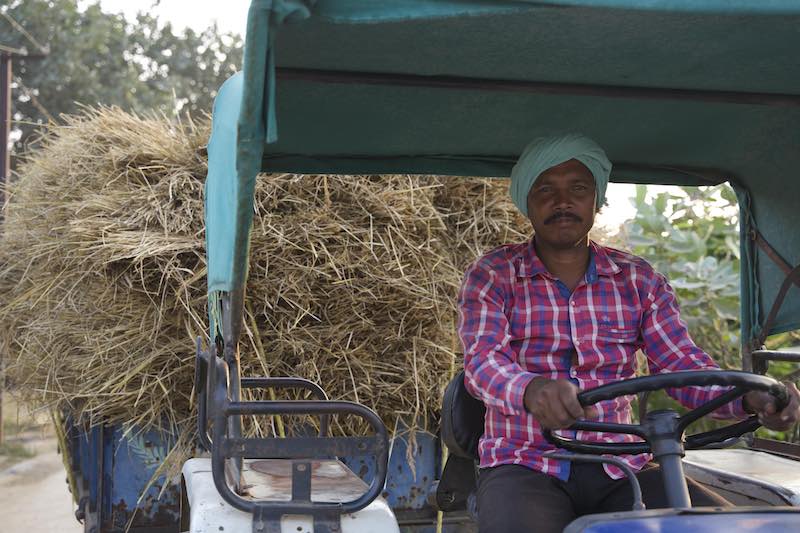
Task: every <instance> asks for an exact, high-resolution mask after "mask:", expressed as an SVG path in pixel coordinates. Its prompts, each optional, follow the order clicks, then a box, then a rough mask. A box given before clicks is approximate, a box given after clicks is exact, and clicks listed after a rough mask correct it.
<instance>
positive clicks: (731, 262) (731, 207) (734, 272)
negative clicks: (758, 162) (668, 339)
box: [617, 185, 800, 442]
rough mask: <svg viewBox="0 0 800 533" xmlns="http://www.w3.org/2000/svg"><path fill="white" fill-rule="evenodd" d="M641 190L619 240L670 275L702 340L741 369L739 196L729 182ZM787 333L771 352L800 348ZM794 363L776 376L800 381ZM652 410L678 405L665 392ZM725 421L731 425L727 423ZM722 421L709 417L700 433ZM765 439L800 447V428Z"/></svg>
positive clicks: (723, 361)
mask: <svg viewBox="0 0 800 533" xmlns="http://www.w3.org/2000/svg"><path fill="white" fill-rule="evenodd" d="M647 190H648V189H647V188H646V187H645V186H642V185H638V186H637V187H636V195H635V196H634V197H633V198H631V202H632V203H633V204H634V207H635V208H636V215H635V217H634V218H633V219H632V220H631V221H630V222H629V223H627V224H626V225H625V226H623V228H621V233H620V235H619V236H618V237H617V240H618V241H620V242H621V243H622V245H623V246H624V247H626V248H627V249H629V250H631V251H632V252H633V253H635V254H637V255H641V256H642V257H644V258H646V259H647V260H648V261H649V262H650V263H651V264H653V266H654V267H655V268H656V269H657V270H658V271H660V272H662V273H663V274H664V275H666V276H667V277H668V278H669V280H670V283H671V285H672V287H673V288H674V289H675V291H676V293H677V294H678V301H679V302H680V306H681V317H682V318H683V320H685V321H686V323H687V325H688V327H689V332H690V334H691V336H692V339H693V340H694V341H695V343H696V344H697V345H698V346H700V347H701V348H703V349H704V350H705V351H706V352H707V353H708V354H709V355H711V356H712V357H713V358H714V359H715V360H716V361H717V363H718V364H719V365H720V366H721V367H722V368H726V369H733V370H738V369H741V352H740V342H741V341H740V338H739V331H740V322H739V298H740V296H739V229H738V224H739V221H738V206H737V201H736V195H735V193H734V192H733V190H732V189H731V188H730V187H729V186H728V185H718V186H715V187H697V188H695V187H672V188H670V191H669V192H659V193H657V194H650V195H648V194H647ZM797 340H798V335H797V334H796V333H787V334H782V335H775V336H773V337H771V338H770V339H768V340H767V346H768V348H770V349H778V348H785V347H789V346H791V345H793V344H797ZM795 370H796V369H795V368H793V365H791V364H789V363H773V364H771V365H770V374H771V375H772V376H773V377H775V378H779V379H784V378H787V377H788V378H791V379H794V378H796V375H794V374H793V372H794V371H795ZM648 406H649V407H648V408H649V409H654V408H666V407H669V408H677V409H679V410H683V408H681V407H680V406H679V405H678V404H677V403H676V402H675V401H674V400H672V399H671V398H669V397H667V396H666V395H665V394H654V395H653V396H651V398H650V401H649V403H648ZM723 424H725V423H724V422H723ZM716 425H719V423H717V422H714V421H711V420H705V421H703V423H702V425H701V424H697V425H695V427H694V428H692V429H693V430H694V431H700V430H706V429H709V428H711V427H712V426H716ZM759 435H762V436H769V437H772V438H780V439H785V440H792V441H795V442H800V430H798V428H795V429H794V430H793V431H792V432H789V434H783V433H779V432H771V431H767V430H764V429H761V430H759Z"/></svg>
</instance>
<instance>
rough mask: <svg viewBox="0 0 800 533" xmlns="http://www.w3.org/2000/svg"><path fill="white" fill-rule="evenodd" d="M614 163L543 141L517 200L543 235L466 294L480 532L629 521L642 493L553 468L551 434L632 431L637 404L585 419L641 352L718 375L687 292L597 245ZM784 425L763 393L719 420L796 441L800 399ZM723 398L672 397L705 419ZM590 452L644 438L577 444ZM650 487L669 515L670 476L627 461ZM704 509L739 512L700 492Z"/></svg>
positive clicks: (521, 179) (487, 262)
mask: <svg viewBox="0 0 800 533" xmlns="http://www.w3.org/2000/svg"><path fill="white" fill-rule="evenodd" d="M610 173H611V163H610V161H609V160H608V158H607V157H606V155H605V153H604V152H603V150H602V149H601V148H600V147H599V146H598V145H597V144H596V143H594V142H593V141H592V140H591V139H588V138H586V137H584V136H580V135H568V136H563V137H557V138H549V139H537V140H535V141H533V142H532V143H531V144H530V145H529V146H528V147H527V148H526V149H525V151H524V153H523V154H522V156H521V157H520V159H519V161H518V162H517V164H516V165H515V166H514V169H513V171H512V174H511V187H510V192H511V197H512V199H513V201H514V203H515V205H516V206H517V207H518V208H519V210H520V211H521V212H522V213H523V214H524V215H526V216H527V217H528V218H529V219H530V221H531V223H532V224H533V230H534V237H533V238H532V239H531V240H530V241H529V242H526V243H521V244H510V245H505V246H501V247H499V248H497V249H495V250H492V251H491V252H489V253H488V254H486V255H484V256H483V257H481V258H479V259H478V260H477V261H476V262H475V263H473V264H472V266H471V267H470V268H469V269H468V271H467V273H466V276H465V280H464V284H463V286H462V289H461V293H460V296H459V335H460V337H461V341H462V344H463V347H464V366H465V373H466V377H465V384H466V386H467V389H468V390H469V391H470V393H471V394H472V395H473V396H475V397H476V398H479V399H481V400H482V401H483V403H484V404H485V405H486V409H487V413H486V426H485V433H484V435H483V437H482V439H481V441H480V445H479V453H480V467H481V472H480V476H479V485H478V502H477V503H478V517H479V528H480V531H481V533H493V532H498V533H500V532H502V533H513V532H523V531H524V532H529V531H537V532H539V531H542V532H544V531H561V530H562V529H563V528H564V527H565V526H566V525H567V524H568V523H569V522H571V521H572V520H574V519H575V518H576V517H577V516H580V515H582V514H587V513H593V512H610V511H620V510H628V509H630V508H631V505H632V496H631V490H630V485H629V484H628V483H627V482H626V481H625V480H624V479H621V478H623V475H622V472H621V471H620V470H619V469H617V468H616V467H614V466H608V465H599V464H588V463H570V462H567V461H558V460H555V459H550V458H547V457H544V456H543V454H545V453H546V452H548V451H552V450H554V448H553V446H551V445H550V444H549V443H548V442H547V441H546V440H545V439H544V438H543V436H542V428H550V429H560V428H566V427H568V426H570V425H571V424H572V423H573V422H575V421H576V420H577V419H578V418H587V419H593V420H600V421H605V422H617V423H629V422H630V411H631V409H630V399H629V398H617V399H615V400H610V401H606V402H601V403H599V404H597V405H595V406H593V407H588V408H583V407H581V405H580V403H579V402H578V400H577V393H578V392H579V391H581V390H587V389H592V388H595V387H598V386H600V385H603V384H605V383H609V382H613V381H617V380H624V379H629V378H631V377H633V376H634V375H635V371H636V368H635V367H636V357H635V353H636V351H637V350H639V349H641V350H642V351H644V352H645V353H646V355H647V358H648V366H649V368H650V372H651V373H655V372H662V371H667V372H673V371H678V370H698V369H716V368H718V367H717V366H716V364H715V363H714V361H713V360H712V359H711V357H709V356H708V355H707V354H706V353H704V352H703V351H702V350H700V349H699V348H698V347H697V346H695V345H694V343H693V342H692V340H691V339H690V337H689V334H688V332H687V329H686V326H685V324H684V323H683V322H682V321H681V320H680V318H679V314H678V305H677V302H676V300H675V294H674V292H673V290H672V288H671V287H670V286H669V283H668V282H667V280H666V279H665V277H664V276H662V275H661V274H659V273H658V272H656V271H655V270H654V269H653V268H652V267H651V266H650V265H649V264H648V263H647V262H646V261H644V260H643V259H641V258H639V257H636V256H633V255H631V254H628V253H625V252H621V251H619V250H615V249H612V248H607V247H603V246H600V245H598V244H596V243H594V242H592V241H590V240H589V237H588V235H589V230H590V229H591V228H592V225H593V224H594V218H595V214H596V213H597V211H598V210H599V208H600V207H601V206H602V205H603V204H604V203H605V191H606V186H607V184H608V179H609V175H610ZM788 387H789V390H790V396H791V402H790V404H789V405H788V406H787V407H786V408H785V409H784V410H783V411H782V412H779V413H776V412H775V404H774V401H773V399H772V398H771V397H770V396H769V395H767V394H764V393H749V394H747V395H746V396H745V398H744V399H743V400H739V401H737V402H732V403H730V404H728V405H727V406H725V407H722V408H720V409H719V410H718V411H717V412H716V413H715V416H720V417H725V418H743V417H745V416H746V415H747V412H757V413H758V414H759V416H760V417H761V420H762V423H763V424H764V425H765V426H767V427H770V428H773V429H786V428H788V427H790V426H791V425H792V424H793V423H794V422H795V421H796V420H797V419H798V418H799V417H800V393H798V390H797V388H796V387H795V386H794V385H788ZM724 390H725V389H721V388H718V387H708V388H699V387H691V388H683V389H679V390H676V391H670V392H671V394H673V395H674V396H675V398H677V399H678V400H679V401H680V402H681V403H682V404H684V405H686V406H687V407H690V408H691V407H696V406H698V405H702V404H703V403H705V402H707V401H709V400H710V399H712V398H714V397H716V396H717V395H719V394H720V393H721V392H724ZM579 433H580V434H579V435H577V437H578V438H580V439H583V440H613V441H622V440H633V437H630V436H625V435H618V434H602V435H599V434H597V433H590V432H579ZM622 459H623V460H624V461H625V462H626V463H627V464H629V465H630V466H631V467H632V468H633V469H634V470H636V471H638V472H639V473H638V475H637V477H638V478H639V481H640V483H641V485H642V490H643V493H644V500H645V504H646V505H647V507H648V508H656V507H666V506H667V501H666V495H665V494H664V491H663V488H662V481H661V476H660V473H659V471H658V468H657V467H656V466H655V465H653V464H649V463H648V461H649V456H646V455H638V456H623V457H622ZM689 493H690V496H691V498H692V502H693V504H694V505H696V506H704V505H727V504H728V502H726V501H725V500H724V499H723V498H721V497H720V496H718V495H716V494H714V493H712V492H710V491H708V490H706V489H703V488H702V487H701V486H699V485H698V484H697V483H695V482H692V481H690V485H689Z"/></svg>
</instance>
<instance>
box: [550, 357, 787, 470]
mask: <svg viewBox="0 0 800 533" xmlns="http://www.w3.org/2000/svg"><path fill="white" fill-rule="evenodd" d="M713 385H717V386H722V387H733V389H732V390H730V391H727V392H725V393H723V394H721V395H719V396H718V397H717V398H714V399H713V400H711V401H709V402H707V403H705V404H703V405H701V406H700V407H697V408H696V409H693V410H691V411H689V412H688V413H686V414H685V415H683V416H682V417H678V415H677V413H675V411H662V412H661V413H660V414H658V420H659V422H654V421H652V420H650V421H644V423H643V424H639V425H636V424H614V423H608V422H596V421H585V420H584V421H579V422H576V423H575V424H573V425H572V426H570V428H569V429H573V430H581V431H595V432H602V433H617V434H628V435H636V436H639V437H641V438H642V439H644V440H645V442H624V443H620V442H593V441H583V440H576V439H566V438H564V437H561V436H559V435H555V434H553V433H552V432H551V431H549V430H545V431H543V434H544V437H545V438H546V439H547V440H548V441H549V442H550V443H551V444H554V445H556V446H558V447H559V448H563V449H565V450H570V451H573V452H579V453H593V454H615V455H621V454H635V453H647V452H651V451H652V452H653V453H654V455H659V454H661V451H662V450H664V449H669V450H670V451H669V454H672V455H674V454H680V455H682V453H683V451H682V450H683V449H684V445H683V443H682V442H681V435H682V434H683V432H684V430H685V429H686V427H687V426H688V425H689V424H691V423H692V422H694V421H696V420H697V419H699V418H701V417H703V416H705V415H707V414H709V413H711V412H713V411H715V410H716V409H719V408H720V407H722V406H723V405H725V404H726V403H728V402H731V401H733V400H735V399H736V398H738V397H740V396H742V395H744V394H745V393H746V392H749V391H752V390H759V391H764V392H768V393H770V394H772V395H773V396H774V397H775V398H776V399H777V400H778V404H779V405H780V404H781V402H785V399H786V398H787V397H788V395H787V392H786V387H785V386H784V385H783V384H781V383H779V382H777V381H776V380H774V379H772V378H769V377H767V376H761V375H757V374H751V373H749V372H738V371H730V370H690V371H684V372H671V373H665V374H656V375H652V376H642V377H638V378H633V379H628V380H624V381H617V382H614V383H610V384H608V385H603V386H601V387H597V388H595V389H591V390H588V391H583V392H581V393H580V394H578V401H579V402H580V404H581V405H582V406H584V407H587V406H590V405H594V404H595V403H597V402H601V401H605V400H611V399H614V398H617V397H618V396H631V395H635V394H638V393H640V392H644V391H652V390H658V389H669V388H681V387H709V386H713ZM653 414H654V415H655V414H657V413H653ZM654 420H655V419H654ZM758 426H759V423H758V419H757V418H756V417H751V418H749V419H748V420H746V421H744V422H740V423H738V424H733V425H731V426H728V427H725V428H722V429H718V430H714V431H707V432H704V433H699V434H697V435H692V436H690V437H688V438H687V439H686V445H685V448H689V449H694V448H700V447H702V446H706V445H708V444H713V443H715V442H721V441H724V440H727V439H730V438H733V437H738V436H740V435H743V434H744V433H747V432H750V431H753V430H755V429H756V428H758ZM651 443H656V444H652V445H651Z"/></svg>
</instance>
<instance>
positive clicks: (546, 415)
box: [525, 378, 597, 429]
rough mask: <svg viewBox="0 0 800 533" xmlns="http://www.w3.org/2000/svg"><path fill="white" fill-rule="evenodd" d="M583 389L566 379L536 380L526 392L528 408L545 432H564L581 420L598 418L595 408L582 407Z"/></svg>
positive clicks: (526, 406)
mask: <svg viewBox="0 0 800 533" xmlns="http://www.w3.org/2000/svg"><path fill="white" fill-rule="evenodd" d="M579 392H580V389H579V388H578V387H576V386H575V385H574V384H573V383H572V382H570V381H569V380H566V379H547V378H534V379H533V381H531V382H530V383H529V384H528V386H527V387H526V388H525V408H526V409H528V411H529V412H530V413H531V414H532V415H533V416H534V417H535V418H536V420H538V421H539V424H541V426H542V427H543V428H545V429H563V428H567V427H569V426H571V425H572V424H573V423H575V421H576V420H578V419H579V418H595V417H597V410H596V409H595V408H594V407H582V406H581V404H580V402H579V401H578V393H579Z"/></svg>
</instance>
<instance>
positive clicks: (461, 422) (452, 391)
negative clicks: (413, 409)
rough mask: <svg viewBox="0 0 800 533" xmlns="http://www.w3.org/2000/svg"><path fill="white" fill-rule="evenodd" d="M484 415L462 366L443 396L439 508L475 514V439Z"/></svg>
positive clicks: (436, 500)
mask: <svg viewBox="0 0 800 533" xmlns="http://www.w3.org/2000/svg"><path fill="white" fill-rule="evenodd" d="M485 417H486V407H485V406H484V405H483V402H482V401H480V400H477V399H475V398H473V397H472V396H471V395H470V394H469V392H467V388H466V386H465V385H464V371H463V370H462V371H461V372H459V373H458V374H456V376H455V377H454V378H453V379H452V381H450V383H448V385H447V388H446V389H445V391H444V398H443V399H442V426H441V437H442V442H444V444H445V446H447V450H448V451H449V452H450V455H449V456H448V458H447V463H445V465H444V469H443V470H442V477H441V479H440V480H439V483H438V485H437V487H436V493H435V503H436V506H437V507H438V508H439V509H440V510H441V511H446V512H449V511H463V510H469V511H470V513H471V514H472V515H473V516H475V514H476V510H475V505H474V501H475V491H476V490H477V486H478V484H477V482H478V479H477V462H478V442H479V441H480V439H481V436H483V429H484V427H483V423H484V418H485Z"/></svg>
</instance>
